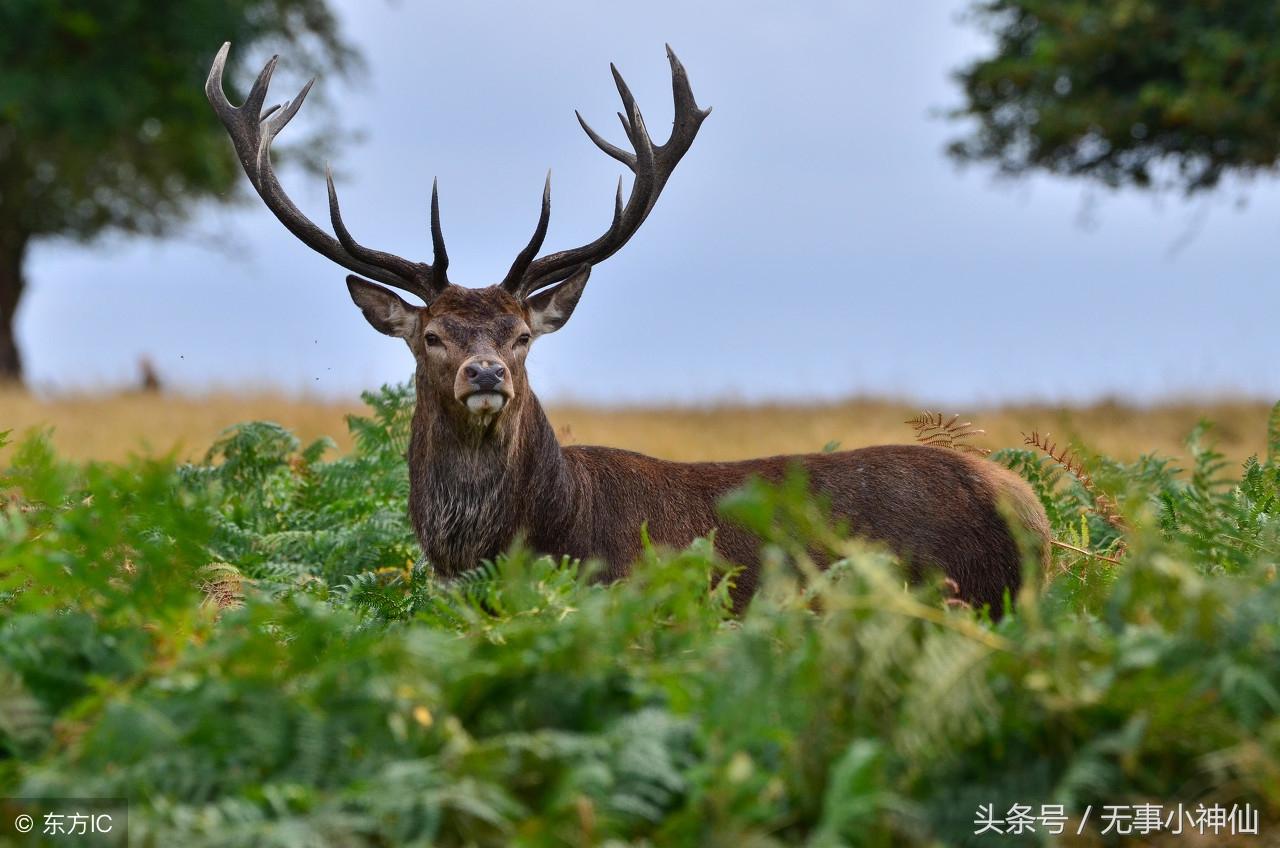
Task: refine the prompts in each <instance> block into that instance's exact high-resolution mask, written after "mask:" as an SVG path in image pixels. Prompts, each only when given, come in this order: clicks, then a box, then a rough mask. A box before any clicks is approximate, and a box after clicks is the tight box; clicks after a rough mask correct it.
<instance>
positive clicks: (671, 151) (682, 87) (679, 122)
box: [502, 44, 711, 297]
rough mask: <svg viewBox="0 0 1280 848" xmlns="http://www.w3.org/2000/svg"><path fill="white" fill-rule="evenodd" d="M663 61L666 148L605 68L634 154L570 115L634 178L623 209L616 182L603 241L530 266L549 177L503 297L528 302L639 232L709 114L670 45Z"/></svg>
mask: <svg viewBox="0 0 1280 848" xmlns="http://www.w3.org/2000/svg"><path fill="white" fill-rule="evenodd" d="M667 59H668V60H669V61H670V62H671V90H672V94H673V97H674V99H675V121H674V123H673V126H672V128H671V137H670V138H669V139H667V142H666V144H662V145H657V146H655V145H654V143H653V140H652V139H651V138H649V131H648V130H647V129H645V125H644V118H643V117H641V115H640V107H638V106H637V105H636V101H635V98H634V97H632V96H631V90H630V89H629V88H627V84H626V82H624V81H623V79H622V75H621V74H619V73H618V69H617V68H616V67H614V66H613V65H612V64H611V65H609V69H610V70H611V71H613V81H614V83H615V84H616V85H617V86H618V94H619V95H620V96H621V97H622V105H623V108H624V109H625V110H626V112H625V114H624V113H623V112H619V113H618V118H619V119H621V121H622V129H623V132H625V133H626V135H627V140H628V141H630V142H631V147H632V150H633V151H634V152H628V151H626V150H623V149H622V148H620V147H615V146H614V145H612V144H610V143H609V142H607V141H605V140H604V138H603V137H601V136H600V134H599V133H597V132H596V131H595V130H593V129H591V127H590V126H588V125H587V122H586V121H584V120H583V119H582V115H580V114H578V113H577V112H574V114H575V115H578V123H580V124H581V125H582V129H583V130H585V131H586V133H587V136H588V137H589V138H590V139H591V141H592V142H594V143H595V145H596V147H599V148H600V149H601V150H603V151H604V152H605V153H606V154H608V155H609V156H611V157H613V158H614V159H617V160H618V161H619V162H621V163H622V164H624V165H626V166H627V167H628V168H630V169H631V172H632V173H633V174H635V180H634V181H633V182H632V185H631V195H630V196H629V197H628V198H627V202H626V205H625V206H624V205H623V203H622V178H621V177H619V178H618V191H617V194H616V195H615V198H614V205H613V223H611V224H610V225H609V229H608V230H606V231H605V233H604V235H602V236H600V237H599V238H598V239H596V240H595V241H593V242H591V243H590V244H586V245H583V246H582V247H575V248H572V249H570V250H561V251H559V252H557V253H551V254H548V255H547V256H543V257H542V258H541V259H536V260H535V259H534V258H533V257H534V256H536V255H537V253H538V250H539V249H541V247H542V240H543V238H544V237H545V236H546V233H547V220H548V218H549V217H550V215H551V198H550V191H551V178H550V175H549V174H548V176H547V186H546V188H544V189H543V195H542V214H541V216H540V217H539V219H538V226H537V229H536V231H535V232H534V234H533V238H532V239H531V240H530V241H529V244H528V246H527V247H525V249H524V250H523V251H521V252H520V255H519V256H518V257H516V261H515V262H514V263H513V264H512V266H511V270H510V271H509V272H508V273H507V276H506V279H504V280H503V281H502V287H503V288H505V289H506V290H507V291H510V292H511V293H512V294H515V295H516V296H518V297H527V296H528V295H530V294H532V293H533V292H535V291H537V290H538V289H541V288H545V287H546V286H549V285H552V284H554V283H558V282H560V281H561V280H563V279H565V278H566V277H568V276H569V275H571V274H572V273H573V272H574V271H576V270H577V269H578V268H580V267H581V266H582V265H584V264H589V265H594V264H597V263H599V262H603V261H604V260H605V259H608V258H609V257H610V256H612V255H613V254H614V253H616V252H617V251H618V250H619V248H621V247H622V246H623V245H624V244H626V243H627V241H628V240H630V238H631V237H632V236H633V235H635V233H636V230H638V229H640V225H641V224H643V223H644V220H645V218H647V217H648V215H649V212H650V210H652V209H653V205H654V204H655V203H656V202H657V201H658V195H659V194H661V193H662V188H663V186H665V185H666V184H667V179H668V178H670V176H671V172H672V171H674V170H675V167H676V164H677V163H679V161H680V158H681V157H682V156H684V154H685V152H686V151H687V150H688V149H689V145H691V144H693V139H694V137H695V136H696V135H697V134H698V128H699V127H700V126H702V122H703V120H705V119H706V117H707V115H710V114H711V109H710V108H707V109H699V108H698V104H697V102H696V101H695V100H694V99H693V89H692V88H691V87H690V86H689V77H688V74H686V73H685V70H684V65H682V64H680V60H679V59H677V58H676V54H675V53H674V52H672V50H671V45H669V44H668V45H667Z"/></svg>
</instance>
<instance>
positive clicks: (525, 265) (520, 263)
mask: <svg viewBox="0 0 1280 848" xmlns="http://www.w3.org/2000/svg"><path fill="white" fill-rule="evenodd" d="M550 220H551V171H549V170H548V171H547V181H546V182H545V183H543V186H542V212H541V213H540V214H539V215H538V226H537V227H535V228H534V230H533V238H531V239H529V243H528V244H527V245H525V248H524V250H522V251H520V254H519V255H518V256H517V257H516V261H515V262H512V263H511V270H510V271H508V272H507V276H506V277H505V278H504V279H503V280H502V287H503V288H504V289H506V290H507V291H509V292H511V293H512V294H514V295H515V296H516V297H523V296H524V295H525V294H527V292H525V291H524V290H523V288H522V286H523V284H524V282H525V271H527V270H529V263H530V262H532V261H533V258H534V257H535V256H537V255H538V251H539V250H541V249H542V240H543V239H545V238H546V237H547V224H548V223H549V222H550Z"/></svg>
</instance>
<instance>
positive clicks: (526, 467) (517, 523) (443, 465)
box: [408, 376, 574, 576]
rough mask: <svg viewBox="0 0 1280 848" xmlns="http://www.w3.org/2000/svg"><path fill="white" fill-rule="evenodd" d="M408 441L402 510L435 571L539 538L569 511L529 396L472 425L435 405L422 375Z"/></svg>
mask: <svg viewBox="0 0 1280 848" xmlns="http://www.w3.org/2000/svg"><path fill="white" fill-rule="evenodd" d="M416 383H417V403H416V405H415V408H414V414H413V425H412V432H411V437H410V442H409V457H408V458H409V511H410V515H411V518H412V521H413V526H414V530H415V532H416V533H417V536H418V541H419V543H420V544H421V545H422V549H423V553H424V554H426V556H427V559H428V560H429V561H430V562H431V563H432V565H433V566H434V567H435V568H436V569H437V571H439V572H440V573H441V574H444V575H446V576H450V575H454V574H458V573H461V572H462V571H465V570H467V569H470V568H473V567H475V565H476V564H478V563H479V562H480V560H482V559H489V558H492V557H494V556H496V555H498V554H499V553H501V552H503V551H505V550H506V549H507V548H508V547H510V545H511V543H512V542H514V541H515V540H516V538H517V537H519V536H521V535H524V536H527V537H541V536H543V535H545V533H544V528H546V527H549V526H555V525H556V524H557V523H559V522H561V521H563V520H565V517H566V516H569V515H571V514H572V512H573V508H574V507H573V494H574V493H573V486H572V485H571V477H570V474H569V471H568V467H567V464H566V462H565V458H564V454H563V452H562V451H561V449H560V443H559V442H558V441H557V439H556V435H555V431H554V429H553V428H552V426H551V422H550V421H548V420H547V417H546V413H545V412H543V410H542V405H541V404H540V403H539V402H538V399H537V397H536V396H534V394H533V393H532V392H531V391H525V392H522V393H520V395H518V396H517V397H516V398H513V399H512V401H511V402H510V403H509V404H508V406H507V408H506V409H504V410H503V413H502V414H501V415H500V416H498V418H497V419H496V420H495V421H493V422H491V423H489V424H488V425H486V426H480V425H477V424H476V423H475V422H474V420H473V419H471V418H470V417H469V416H468V415H466V414H455V410H454V409H453V408H452V407H448V406H447V405H445V404H442V403H441V402H440V400H439V399H438V398H437V396H436V394H435V393H434V392H433V391H432V390H431V389H430V388H429V387H428V386H427V385H426V384H425V381H424V380H423V378H422V377H421V376H419V378H418V379H417V381H416Z"/></svg>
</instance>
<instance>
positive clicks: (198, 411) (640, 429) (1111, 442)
mask: <svg viewBox="0 0 1280 848" xmlns="http://www.w3.org/2000/svg"><path fill="white" fill-rule="evenodd" d="M1268 408H1269V404H1267V403H1264V402H1261V401H1248V400H1215V401H1206V402H1201V403H1195V402H1176V403H1174V402H1170V403H1164V404H1159V405H1154V406H1150V407H1144V406H1136V405H1130V404H1124V403H1121V402H1117V401H1107V402H1102V403H1096V404H1090V405H1082V406H1051V405H1043V404H1039V405H1035V404H1027V405H1017V406H1004V407H994V408H974V409H949V408H945V407H939V408H937V411H941V412H944V413H946V414H948V415H950V414H953V413H960V414H962V416H963V417H964V419H965V420H970V421H972V422H974V425H975V426H976V427H980V428H982V429H984V430H985V431H986V433H985V434H984V435H982V436H979V437H976V438H975V439H974V440H973V441H974V444H975V445H979V446H982V447H985V448H989V449H992V450H998V449H1001V448H1008V447H1015V446H1020V445H1021V444H1022V442H1023V437H1022V434H1023V433H1030V432H1032V431H1039V432H1040V433H1042V434H1043V433H1046V432H1048V433H1052V434H1053V436H1054V438H1055V439H1057V440H1059V441H1060V442H1063V443H1066V442H1071V441H1074V442H1078V443H1079V444H1081V445H1083V446H1084V447H1085V448H1086V449H1087V450H1089V451H1093V452H1096V453H1099V454H1105V455H1107V456H1113V457H1116V458H1118V459H1123V460H1133V459H1136V458H1137V457H1138V456H1139V455H1141V454H1143V453H1152V452H1154V453H1161V454H1165V455H1177V454H1179V453H1181V452H1182V450H1183V440H1184V439H1185V437H1186V434H1187V433H1188V432H1189V431H1190V430H1191V428H1192V427H1193V426H1195V424H1196V423H1197V422H1199V421H1201V420H1210V421H1212V422H1214V430H1215V436H1216V438H1217V439H1218V448H1219V450H1221V451H1222V453H1223V454H1224V455H1225V456H1226V457H1228V458H1229V459H1230V460H1231V461H1233V462H1242V461H1244V459H1245V458H1246V457H1248V456H1249V455H1250V454H1254V453H1259V452H1260V451H1262V450H1264V447H1265V440H1266V417H1267V410H1268ZM363 409H364V405H363V404H362V403H360V402H359V400H357V399H355V398H353V399H352V400H351V401H349V402H333V401H323V400H316V399H308V398H305V397H290V396H287V395H281V394H266V393H257V394H228V393H223V394H212V395H207V396H182V395H169V394H145V393H140V392H132V393H117V394H103V395H89V394H81V395H68V396H53V397H49V398H46V397H43V396H36V395H32V394H29V393H25V392H20V391H13V390H7V391H6V390H3V389H0V429H11V430H13V432H14V433H15V434H20V433H23V432H26V431H28V430H30V429H32V428H51V429H52V443H53V445H54V447H55V448H56V449H57V450H58V452H59V453H60V454H62V455H63V456H66V457H68V458H71V459H80V460H86V459H100V460H121V459H124V458H125V457H127V456H128V455H129V454H131V453H167V452H169V451H175V456H176V457H177V458H178V459H181V460H195V459H200V458H201V457H202V456H203V455H204V453H205V451H206V450H207V449H208V446H209V445H211V444H212V443H213V442H214V440H215V439H216V438H217V437H218V435H219V434H220V433H221V432H222V431H223V430H225V429H226V428H228V427H231V426H232V425H235V424H239V423H242V422H245V421H273V422H276V423H278V424H280V425H281V426H283V427H285V428H286V429H288V430H289V431H291V432H293V433H295V434H296V435H297V436H298V437H299V438H300V439H301V440H302V441H304V442H309V441H312V440H314V439H317V438H320V437H322V436H328V437H330V438H333V439H334V440H335V442H336V443H337V448H338V450H339V451H347V450H349V449H350V448H351V445H352V442H351V436H350V434H349V432H348V430H347V424H346V417H347V416H348V415H351V414H355V413H360V412H361V411H362V410H363ZM920 411H921V408H920V407H919V406H913V405H911V404H908V403H903V402H895V401H888V400H875V399H856V400H849V401H844V402H839V403H830V404H823V405H816V406H796V405H781V404H773V405H755V406H746V405H740V404H721V405H716V406H708V407H662V406H654V407H643V408H640V407H637V408H600V407H590V406H577V405H560V406H555V405H553V406H551V407H550V409H549V410H548V413H549V415H550V417H551V420H552V423H553V424H554V425H555V427H556V430H557V432H558V433H559V434H560V438H561V441H562V442H563V443H564V444H599V445H609V446H612V447H620V448H627V449H630V450H636V451H640V452H641V453H647V454H651V455H653V456H659V457H663V458H665V459H673V460H680V461H692V460H700V459H705V460H727V459H745V458H748V457H752V456H768V455H770V454H779V453H806V452H811V451H817V450H821V449H823V448H824V447H825V446H827V445H828V444H829V443H831V442H833V441H834V442H838V443H839V444H840V446H841V447H844V448H854V447H862V446H865V445H874V444H887V443H892V442H905V441H910V440H911V438H912V431H911V429H910V428H909V427H906V426H905V425H904V423H903V422H904V421H906V419H908V418H910V417H912V416H914V415H917V414H919V413H920Z"/></svg>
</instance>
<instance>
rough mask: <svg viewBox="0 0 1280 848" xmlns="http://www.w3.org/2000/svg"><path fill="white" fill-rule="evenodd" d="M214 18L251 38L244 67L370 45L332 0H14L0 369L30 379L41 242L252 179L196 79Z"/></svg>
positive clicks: (106, 227) (5, 118)
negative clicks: (344, 23) (266, 58)
mask: <svg viewBox="0 0 1280 848" xmlns="http://www.w3.org/2000/svg"><path fill="white" fill-rule="evenodd" d="M211 32H216V33H225V38H226V39H227V40H234V41H235V42H236V43H237V45H238V46H239V49H238V50H236V51H235V53H234V54H233V56H232V67H231V68H230V69H229V72H228V79H229V80H231V81H237V80H242V79H243V77H244V72H245V69H246V67H248V65H247V64H246V63H249V62H253V61H255V59H256V57H257V56H258V55H259V54H260V53H261V52H262V50H264V49H269V48H273V47H280V46H287V47H288V48H289V52H290V56H291V60H292V61H296V62H298V64H299V65H300V66H302V67H303V68H307V69H310V70H317V69H319V68H322V67H323V68H327V69H331V70H336V71H339V72H341V71H343V70H345V69H347V68H350V67H351V66H352V65H353V64H355V63H356V62H357V58H358V57H357V55H356V54H355V52H354V51H353V49H352V48H351V47H350V46H349V45H348V44H347V43H346V42H345V41H344V40H343V39H342V37H341V34H340V33H339V32H338V29H337V23H336V21H335V19H334V17H333V15H332V13H331V12H330V10H329V8H328V7H327V5H326V4H325V2H324V0H195V2H183V3H167V2H157V0H120V2H113V3H94V4H85V3H76V2H67V0H6V2H5V3H3V4H2V5H0V383H4V382H10V383H13V382H20V381H21V380H22V356H21V352H20V351H19V350H18V345H17V340H16V339H15V337H14V316H15V314H16V312H17V310H18V309H19V307H20V306H21V300H22V295H23V293H24V291H25V290H26V279H25V276H24V264H25V261H26V257H27V252H28V248H29V247H30V246H31V245H32V244H33V243H35V242H38V241H41V240H44V239H74V240H77V241H81V242H91V241H93V240H94V239H97V238H99V237H101V236H103V235H105V234H109V233H112V232H118V233H127V234H136V235H142V236H149V237H159V236H164V235H168V234H171V233H173V232H175V231H177V230H179V229H180V228H181V227H182V225H183V224H185V223H186V222H187V220H188V218H189V215H190V212H191V210H192V209H193V207H194V206H195V205H196V204H198V203H200V202H202V201H225V200H228V199H231V198H233V197H235V196H236V193H235V192H233V191H232V190H233V189H236V188H240V187H242V184H243V183H244V176H243V174H242V173H241V171H240V165H239V162H237V161H236V158H235V155H234V153H233V152H232V150H231V148H230V146H229V145H228V143H227V139H226V132H225V131H224V130H223V128H222V125H221V124H220V123H218V121H217V119H216V118H215V117H214V116H213V113H212V112H211V111H210V109H209V104H208V102H207V101H206V100H205V96H204V91H203V89H202V88H201V87H200V86H199V85H195V84H193V82H194V81H197V80H200V79H203V78H204V76H205V74H207V73H208V70H209V62H210V58H211V55H212V54H211V50H212V49H216V45H214V46H212V47H211V45H210V44H209V33H211ZM255 71H256V69H255ZM233 84H234V83H233ZM91 284H92V282H91V281H87V280H86V281H85V285H91Z"/></svg>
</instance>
